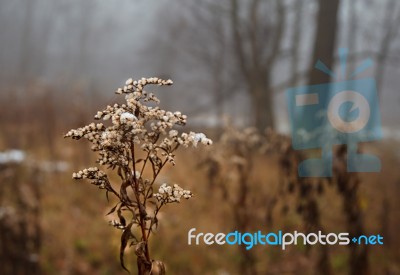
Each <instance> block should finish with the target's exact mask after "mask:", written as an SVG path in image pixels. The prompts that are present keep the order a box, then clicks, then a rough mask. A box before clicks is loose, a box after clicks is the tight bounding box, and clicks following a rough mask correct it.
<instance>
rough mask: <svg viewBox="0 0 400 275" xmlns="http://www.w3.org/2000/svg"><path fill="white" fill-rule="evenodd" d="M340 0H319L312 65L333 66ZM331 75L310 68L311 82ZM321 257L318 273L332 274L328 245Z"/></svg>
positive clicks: (322, 247) (325, 79)
mask: <svg viewBox="0 0 400 275" xmlns="http://www.w3.org/2000/svg"><path fill="white" fill-rule="evenodd" d="M339 2H340V0H329V1H326V0H318V4H319V10H318V14H317V20H316V26H317V29H316V33H315V38H314V50H313V54H312V59H311V62H312V63H311V64H312V65H311V66H312V67H313V66H314V62H316V61H317V60H319V59H320V60H321V61H323V62H324V63H325V65H326V66H327V67H328V68H333V65H334V52H335V42H336V36H337V24H338V22H337V17H338V9H339ZM330 81H331V77H330V76H329V75H328V74H325V73H322V72H320V71H318V70H314V69H312V68H311V69H310V75H309V79H308V82H309V84H310V85H311V84H319V83H329V82H330ZM318 249H319V250H320V253H319V259H318V260H317V261H318V262H317V266H316V267H317V269H316V274H326V275H328V274H332V269H331V265H330V262H329V251H328V248H327V246H319V247H318Z"/></svg>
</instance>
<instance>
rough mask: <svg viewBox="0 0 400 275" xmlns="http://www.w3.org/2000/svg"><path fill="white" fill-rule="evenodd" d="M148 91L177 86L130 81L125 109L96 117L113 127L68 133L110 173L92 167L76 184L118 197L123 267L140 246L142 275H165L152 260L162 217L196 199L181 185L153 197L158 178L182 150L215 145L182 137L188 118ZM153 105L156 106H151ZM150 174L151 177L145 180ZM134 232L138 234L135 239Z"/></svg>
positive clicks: (203, 138)
mask: <svg viewBox="0 0 400 275" xmlns="http://www.w3.org/2000/svg"><path fill="white" fill-rule="evenodd" d="M148 85H159V86H163V85H172V81H171V80H162V79H159V78H148V79H145V78H142V79H140V80H138V81H133V80H132V79H129V80H127V82H126V85H125V86H124V87H123V88H119V89H118V90H117V91H116V93H117V94H123V95H125V100H126V103H124V104H121V105H120V104H115V105H113V106H107V108H105V109H104V110H103V111H99V112H98V113H97V114H96V115H95V117H94V118H95V119H96V120H100V119H103V120H105V121H109V120H111V123H109V126H106V125H104V124H102V123H97V124H95V123H91V124H89V125H87V126H85V127H82V128H79V129H76V130H71V131H69V132H68V133H67V134H66V135H65V137H71V138H73V139H81V138H85V139H87V140H88V141H89V142H91V143H92V150H93V151H95V152H97V153H98V154H99V158H98V160H97V162H98V163H99V164H100V165H103V166H106V167H107V169H108V170H107V171H108V173H106V172H105V171H102V170H100V169H99V168H97V167H91V168H87V169H84V170H82V171H79V172H77V173H74V174H73V178H74V179H89V180H90V181H91V183H92V184H94V185H96V186H98V187H99V188H100V189H104V190H105V191H106V195H107V198H108V195H109V194H112V195H114V196H115V197H116V198H117V199H118V203H117V204H116V205H115V206H114V207H113V208H112V209H111V210H110V212H109V214H111V213H114V212H115V213H116V214H117V216H118V220H115V221H112V222H111V224H112V225H113V226H114V227H116V228H118V229H120V230H122V235H121V248H120V261H121V265H122V267H123V268H124V269H125V270H127V269H126V267H125V264H124V252H125V249H126V247H127V246H128V244H130V245H135V254H136V255H137V266H138V272H139V274H141V275H142V274H165V267H164V264H163V263H162V262H161V261H154V260H152V259H151V257H150V251H149V238H150V236H151V233H152V232H153V230H154V229H155V228H156V227H157V226H158V219H157V214H158V213H159V211H160V209H161V208H162V207H163V206H164V205H166V204H170V203H179V202H180V200H181V199H183V198H184V199H189V198H191V197H192V193H191V192H190V191H189V190H184V189H182V188H181V187H179V186H178V185H176V184H175V185H173V186H170V185H167V184H166V183H164V184H162V185H161V186H159V188H158V192H157V193H156V192H154V189H155V186H154V185H155V184H156V180H157V177H158V176H159V174H160V172H161V171H162V169H163V168H164V167H165V165H166V164H167V163H170V164H172V165H175V155H174V153H175V151H176V150H177V149H178V148H179V147H180V146H183V147H189V146H194V147H196V146H197V144H198V143H202V144H204V145H210V144H212V141H211V140H210V139H208V138H207V137H206V136H205V135H204V134H202V133H194V132H190V133H188V134H187V133H181V134H179V132H178V131H177V130H176V129H174V127H175V126H183V125H185V124H186V119H187V117H186V115H183V114H182V113H181V112H174V113H172V112H169V111H165V110H162V109H160V108H159V107H158V106H157V104H158V103H159V100H158V99H157V97H155V95H154V94H153V93H148V92H146V91H145V90H144V88H145V87H146V86H148ZM151 105H154V106H151ZM111 171H115V172H114V174H117V175H118V176H119V180H118V181H119V184H118V185H116V184H115V183H112V182H111V179H110V178H109V176H108V175H110V174H111ZM146 171H147V172H148V174H150V175H149V176H145V174H146ZM116 186H118V189H117V187H116ZM134 227H138V228H139V232H140V233H139V234H137V233H136V234H134V233H133V229H134Z"/></svg>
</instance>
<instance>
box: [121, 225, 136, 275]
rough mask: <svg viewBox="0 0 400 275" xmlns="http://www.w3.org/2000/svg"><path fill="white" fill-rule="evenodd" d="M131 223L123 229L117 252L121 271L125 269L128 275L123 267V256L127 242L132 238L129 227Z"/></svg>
mask: <svg viewBox="0 0 400 275" xmlns="http://www.w3.org/2000/svg"><path fill="white" fill-rule="evenodd" d="M132 225H133V223H132V222H131V223H130V224H128V226H127V227H126V228H125V229H124V232H122V235H121V247H120V250H119V260H120V263H121V266H122V268H123V269H125V270H126V271H127V272H128V273H129V274H130V271H129V270H128V269H127V268H126V267H125V263H124V254H125V248H126V246H127V244H128V242H129V240H130V239H131V238H132V232H131V227H132Z"/></svg>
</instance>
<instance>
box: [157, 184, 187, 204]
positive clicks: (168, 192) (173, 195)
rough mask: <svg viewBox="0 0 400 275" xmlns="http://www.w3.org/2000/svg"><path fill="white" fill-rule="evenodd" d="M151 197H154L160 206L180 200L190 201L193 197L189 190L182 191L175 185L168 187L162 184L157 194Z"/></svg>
mask: <svg viewBox="0 0 400 275" xmlns="http://www.w3.org/2000/svg"><path fill="white" fill-rule="evenodd" d="M153 197H155V198H156V199H157V200H158V201H159V202H161V203H162V204H166V203H172V202H180V201H181V198H184V199H190V198H191V197H193V194H192V192H190V191H189V190H184V189H182V188H181V187H180V186H179V185H177V184H174V185H173V186H169V185H167V184H166V183H163V184H162V185H161V186H160V188H159V189H158V193H155V194H153Z"/></svg>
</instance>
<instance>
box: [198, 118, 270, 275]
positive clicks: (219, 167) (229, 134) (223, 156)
mask: <svg viewBox="0 0 400 275" xmlns="http://www.w3.org/2000/svg"><path fill="white" fill-rule="evenodd" d="M261 146H262V136H261V135H260V134H259V133H258V131H257V129H255V128H246V129H244V130H241V129H237V128H235V127H233V126H231V125H229V124H228V125H226V126H225V129H224V130H223V133H222V135H221V138H220V139H219V141H218V142H217V144H216V146H213V148H210V150H207V151H208V152H207V154H206V156H205V157H204V159H203V160H202V162H201V163H200V165H201V166H203V167H205V170H206V173H207V178H208V183H209V185H210V186H209V188H210V189H215V190H220V192H221V194H222V201H224V202H225V203H227V204H228V205H229V206H230V212H231V213H232V215H233V224H232V225H231V226H233V227H234V228H235V229H237V230H239V231H240V232H245V231H249V230H251V226H252V221H253V222H254V219H255V216H256V213H254V209H257V208H259V207H260V206H261V207H262V208H263V209H265V208H266V209H265V210H266V212H267V213H270V212H271V210H272V208H273V205H272V204H270V203H269V202H270V201H271V202H272V200H269V197H268V195H267V194H263V201H262V205H255V204H257V203H258V201H257V200H256V199H255V197H254V195H255V194H254V192H253V190H252V189H254V188H256V187H257V185H258V184H260V182H259V181H258V180H259V179H256V180H254V178H252V174H253V173H254V171H255V162H256V161H257V160H256V157H257V154H258V155H260V148H261ZM258 192H260V191H258ZM265 201H267V203H265ZM267 216H268V215H267ZM239 253H240V255H241V260H240V261H239V263H238V264H239V266H238V270H240V274H252V275H254V274H257V269H256V262H257V259H256V256H255V254H254V252H253V251H251V250H247V249H246V248H245V246H239Z"/></svg>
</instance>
